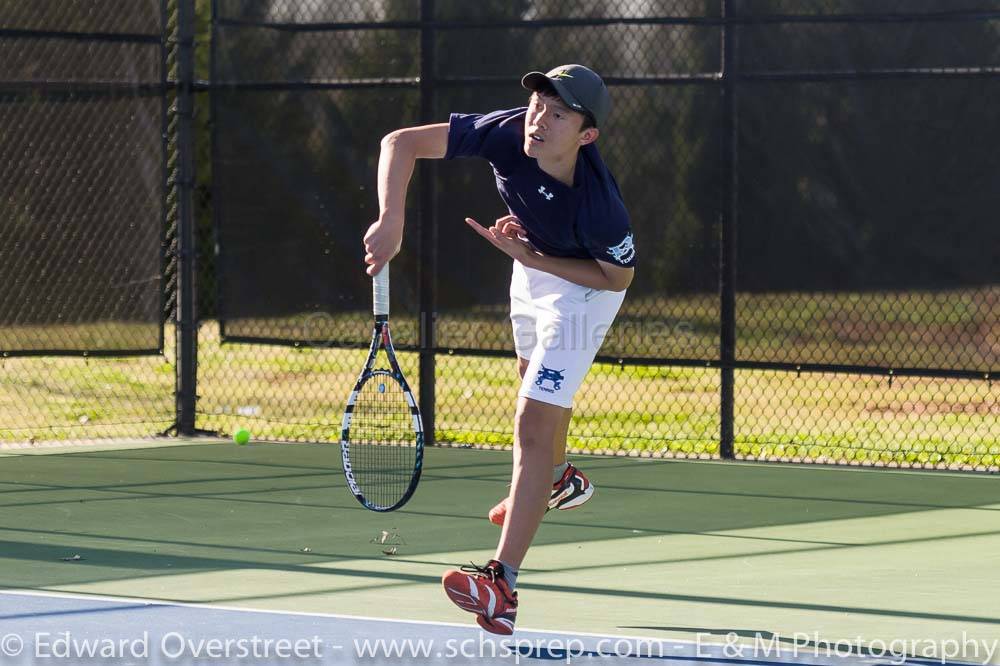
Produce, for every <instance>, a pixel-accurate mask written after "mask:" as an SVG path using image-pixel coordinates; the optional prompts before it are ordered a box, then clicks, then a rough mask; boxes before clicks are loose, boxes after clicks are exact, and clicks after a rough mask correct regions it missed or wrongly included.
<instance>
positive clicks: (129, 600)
mask: <svg viewBox="0 0 1000 666" xmlns="http://www.w3.org/2000/svg"><path fill="white" fill-rule="evenodd" d="M0 594H9V595H22V596H26V597H47V598H53V599H77V600H82V601H84V600H92V601H109V602H114V603H122V604H135V603H137V602H145V603H146V604H147V605H150V606H174V607H180V608H196V609H201V610H221V611H230V612H237V613H257V614H267V615H289V616H297V617H324V618H332V619H335V620H360V621H364V622H384V623H397V624H412V625H420V626H432V627H455V628H458V629H469V628H470V625H469V623H468V622H464V623H459V622H433V621H430V620H407V619H395V618H385V617H369V616H366V615H344V614H341V613H319V612H308V611H284V610H268V609H263V608H241V607H238V606H225V605H217V604H197V603H190V602H183V601H167V600H164V599H149V598H147V597H114V596H106V595H98V594H85V593H74V592H47V591H38V590H18V589H9V588H0ZM471 628H475V625H472V627H471ZM517 631H518V633H520V632H522V631H525V632H532V633H537V634H549V635H552V634H558V635H561V636H586V637H588V638H623V639H629V640H646V641H649V640H652V641H660V642H663V643H680V644H683V645H695V644H698V641H693V640H689V639H674V638H656V637H654V636H626V635H622V634H597V633H588V632H582V631H554V630H551V629H530V628H521V627H518V628H517ZM700 644H701V645H704V646H709V647H711V646H718V647H722V644H721V643H705V642H701V643H700ZM680 647H681V646H678V648H677V649H680Z"/></svg>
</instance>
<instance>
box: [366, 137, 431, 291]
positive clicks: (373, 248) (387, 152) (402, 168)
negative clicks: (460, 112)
mask: <svg viewBox="0 0 1000 666" xmlns="http://www.w3.org/2000/svg"><path fill="white" fill-rule="evenodd" d="M447 149H448V123H439V124H435V125H422V126H420V127H407V128H404V129H398V130H396V131H395V132H390V133H389V134H387V135H386V136H385V137H384V138H383V139H382V149H381V153H380V154H379V160H378V205H379V216H378V219H377V220H376V221H375V222H373V223H372V225H371V226H370V227H368V232H367V233H365V263H366V264H368V269H367V273H368V275H375V274H376V273H378V272H379V271H380V270H382V267H383V266H384V265H385V264H386V263H388V262H389V260H390V259H392V258H393V257H394V256H396V253H397V252H399V246H400V244H401V243H402V241H403V221H404V220H403V217H404V216H403V210H404V208H405V206H406V189H407V187H408V186H409V184H410V178H411V177H412V176H413V165H414V163H415V162H416V161H417V159H418V158H424V159H440V158H443V157H444V155H445V152H446V151H447Z"/></svg>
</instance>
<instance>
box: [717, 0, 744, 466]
mask: <svg viewBox="0 0 1000 666" xmlns="http://www.w3.org/2000/svg"><path fill="white" fill-rule="evenodd" d="M733 5H734V3H733V0H723V2H722V16H723V19H724V20H725V22H724V23H723V26H722V31H723V38H722V183H723V195H722V225H721V227H722V238H721V243H720V252H719V296H720V303H719V306H720V315H721V320H720V327H719V361H720V362H721V365H722V369H721V371H720V372H721V377H720V379H721V386H720V395H719V399H720V409H719V414H720V430H719V455H720V456H721V457H722V458H730V459H731V458H733V457H734V452H733V442H734V439H735V424H734V420H735V396H734V385H735V371H734V369H733V364H734V363H735V361H736V216H737V210H738V207H737V183H738V176H739V174H738V173H737V162H736V157H737V148H738V139H737V131H738V124H737V113H738V106H737V99H736V93H737V87H736V86H737V82H736V69H735V68H736V24H735V23H734V22H732V19H733V15H734V11H735V10H734V6H733Z"/></svg>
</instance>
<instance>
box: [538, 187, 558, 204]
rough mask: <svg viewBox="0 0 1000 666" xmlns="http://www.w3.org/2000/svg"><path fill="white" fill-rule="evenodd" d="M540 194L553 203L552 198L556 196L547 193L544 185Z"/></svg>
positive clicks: (540, 189) (539, 190) (540, 188)
mask: <svg viewBox="0 0 1000 666" xmlns="http://www.w3.org/2000/svg"><path fill="white" fill-rule="evenodd" d="M538 193H539V194H541V195H542V196H543V197H545V200H546V201H552V197H554V196H555V195H554V194H552V193H551V192H546V191H545V186H544V185H542V186H541V187H539V188H538Z"/></svg>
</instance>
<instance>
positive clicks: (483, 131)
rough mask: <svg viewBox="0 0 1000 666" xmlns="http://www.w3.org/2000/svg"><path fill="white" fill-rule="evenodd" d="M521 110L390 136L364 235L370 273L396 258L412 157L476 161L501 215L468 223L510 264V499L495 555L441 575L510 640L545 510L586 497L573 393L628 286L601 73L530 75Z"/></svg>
mask: <svg viewBox="0 0 1000 666" xmlns="http://www.w3.org/2000/svg"><path fill="white" fill-rule="evenodd" d="M521 85H522V86H524V87H525V88H526V89H528V90H530V91H532V94H531V97H530V100H529V103H528V106H527V107H521V108H516V109H510V110H505V111H494V112H492V113H488V114H485V115H481V114H461V113H454V114H452V115H451V118H450V120H449V122H447V123H441V124H435V125H425V126H421V127H412V128H405V129H400V130H396V131H395V132H392V133H390V134H389V135H387V136H386V137H385V138H384V139H383V140H382V147H381V155H380V158H379V165H378V195H379V209H380V214H379V219H378V220H377V221H375V222H374V223H373V224H372V225H371V227H369V229H368V232H367V233H366V234H365V238H364V242H365V250H366V256H365V263H366V264H367V265H368V267H367V272H368V274H369V275H375V274H376V273H377V272H378V271H379V270H381V268H382V266H384V265H385V264H386V262H388V261H389V260H390V259H392V257H393V256H395V255H396V253H397V252H399V247H400V244H401V242H402V237H403V206H404V201H405V199H406V189H407V186H408V184H409V181H410V176H411V175H412V173H413V166H414V162H415V161H416V159H417V158H444V159H453V158H459V157H479V158H482V159H485V160H488V161H489V162H490V164H491V165H492V166H493V171H494V173H495V175H496V185H497V191H498V192H499V193H500V197H501V199H503V201H504V203H505V204H506V205H507V208H508V210H509V212H510V214H509V215H506V216H504V217H501V218H500V219H498V220H496V222H495V223H494V224H493V225H491V226H489V227H488V228H487V227H483V226H482V225H480V224H478V223H477V222H476V221H475V220H473V219H471V218H466V219H465V221H466V223H467V224H468V225H469V226H470V227H471V229H473V230H474V231H475V232H476V233H478V234H479V235H480V236H482V237H483V239H484V240H485V241H487V242H489V243H491V244H492V245H493V246H495V247H496V248H497V249H498V250H500V251H501V252H504V253H505V254H507V255H508V256H509V257H510V258H511V259H513V271H512V275H511V281H510V319H511V323H512V325H513V333H514V348H515V350H516V352H517V356H518V359H517V363H518V374H519V375H520V378H521V387H520V390H519V392H518V399H517V411H516V416H515V419H514V467H513V474H512V477H511V485H510V493H509V495H508V496H507V497H505V498H504V499H502V500H501V501H500V503H499V504H497V505H496V506H495V507H494V508H493V509H492V510H491V511H490V512H489V519H490V520H491V521H492V522H494V523H496V524H497V525H499V526H501V528H502V530H501V533H500V542H499V544H498V546H497V550H496V553H495V555H494V558H493V559H491V560H490V561H489V562H488V563H487V564H486V565H485V566H477V565H472V566H469V567H462V569H461V570H451V571H447V572H445V574H444V576H443V578H442V583H443V585H444V588H445V592H446V593H447V595H448V597H449V598H450V599H451V600H452V601H453V602H454V603H455V604H456V605H458V606H459V607H460V608H462V609H464V610H467V611H470V612H472V613H475V614H476V615H477V618H476V619H477V621H478V623H479V625H480V626H481V627H482V628H483V629H485V630H487V631H489V632H492V633H496V634H510V633H512V632H513V630H514V620H515V616H516V614H517V593H516V592H515V586H516V581H517V574H518V570H519V568H520V566H521V562H522V561H523V559H524V557H525V554H526V553H527V551H528V547H529V546H530V544H531V541H532V539H533V538H534V536H535V532H536V531H537V529H538V526H539V524H540V523H541V521H542V517H543V516H544V515H545V513H546V511H548V510H549V509H553V508H554V509H570V508H574V507H577V506H580V505H581V504H583V503H584V502H586V501H587V500H588V499H590V497H591V496H592V495H593V492H594V487H593V485H592V484H591V483H590V481H589V480H588V479H587V477H586V476H585V475H584V474H583V473H582V472H580V471H579V470H578V469H576V468H575V467H574V466H573V465H571V464H569V463H568V462H566V434H567V431H568V429H569V422H570V417H571V414H572V407H573V395H574V394H575V393H576V391H577V389H578V388H579V387H580V385H581V383H582V382H583V379H584V377H585V376H586V374H587V372H588V370H589V369H590V366H591V364H592V363H593V361H594V356H595V355H596V354H597V351H598V349H600V347H601V343H602V342H603V341H604V336H605V334H606V333H607V331H608V329H609V328H610V326H611V323H612V322H613V321H614V318H615V315H616V314H617V313H618V309H619V307H620V306H621V303H622V300H623V299H624V297H625V290H626V289H627V288H628V286H629V284H630V283H631V282H632V275H633V271H634V266H635V248H634V245H633V240H632V231H631V229H630V226H629V217H628V213H627V212H626V210H625V205H624V203H623V201H622V197H621V193H620V192H619V191H618V185H617V184H616V183H615V180H614V178H613V177H612V176H611V173H610V172H609V171H608V169H607V167H606V166H605V165H604V162H603V161H602V160H601V157H600V155H599V154H598V152H597V148H596V146H595V145H594V143H595V141H596V140H597V138H598V136H599V135H600V131H601V128H602V127H603V126H604V122H605V120H606V119H607V116H608V112H609V111H610V108H611V100H610V96H609V94H608V90H607V88H606V87H605V85H604V82H603V81H602V80H601V77H600V76H598V75H597V74H596V73H594V72H593V71H591V70H590V69H588V68H586V67H583V66H582V65H563V66H560V67H556V68H555V69H553V70H551V71H549V72H548V73H545V74H543V73H541V72H530V73H528V74H526V75H525V76H524V77H523V78H522V80H521Z"/></svg>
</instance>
